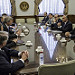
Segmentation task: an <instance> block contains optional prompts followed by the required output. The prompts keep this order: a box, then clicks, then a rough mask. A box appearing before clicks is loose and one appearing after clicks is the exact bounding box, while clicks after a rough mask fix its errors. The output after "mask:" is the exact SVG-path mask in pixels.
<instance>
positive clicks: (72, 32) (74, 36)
mask: <svg viewBox="0 0 75 75" xmlns="http://www.w3.org/2000/svg"><path fill="white" fill-rule="evenodd" d="M70 33H71V38H75V28H74V30H72V31H71V32H70Z"/></svg>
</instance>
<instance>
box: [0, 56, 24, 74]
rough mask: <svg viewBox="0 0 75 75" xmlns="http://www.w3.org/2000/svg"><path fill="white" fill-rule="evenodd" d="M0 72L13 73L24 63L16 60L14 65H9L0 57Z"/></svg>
mask: <svg viewBox="0 0 75 75" xmlns="http://www.w3.org/2000/svg"><path fill="white" fill-rule="evenodd" d="M0 61H1V62H0V72H3V73H13V72H16V71H17V70H19V69H21V68H23V67H24V63H23V62H22V61H21V60H18V61H17V62H14V63H9V62H8V61H7V60H6V59H5V58H4V57H3V56H1V55H0Z"/></svg>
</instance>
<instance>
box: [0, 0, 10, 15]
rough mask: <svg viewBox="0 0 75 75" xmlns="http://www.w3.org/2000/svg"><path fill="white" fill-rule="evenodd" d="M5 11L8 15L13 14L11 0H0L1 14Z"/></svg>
mask: <svg viewBox="0 0 75 75" xmlns="http://www.w3.org/2000/svg"><path fill="white" fill-rule="evenodd" d="M3 13H6V14H7V15H11V3H10V0H0V16H2V14H3Z"/></svg>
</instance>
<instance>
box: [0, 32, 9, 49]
mask: <svg viewBox="0 0 75 75" xmlns="http://www.w3.org/2000/svg"><path fill="white" fill-rule="evenodd" d="M7 40H8V32H5V31H0V48H2V47H4V46H5V45H6V43H7Z"/></svg>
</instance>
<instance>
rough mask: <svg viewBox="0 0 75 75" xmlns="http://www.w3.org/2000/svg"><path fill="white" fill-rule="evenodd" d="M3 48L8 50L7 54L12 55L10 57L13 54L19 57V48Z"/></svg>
mask: <svg viewBox="0 0 75 75" xmlns="http://www.w3.org/2000/svg"><path fill="white" fill-rule="evenodd" d="M2 50H4V51H5V52H6V54H7V55H8V56H10V57H11V56H12V57H18V53H19V51H17V50H13V49H9V48H7V47H3V48H2Z"/></svg>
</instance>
